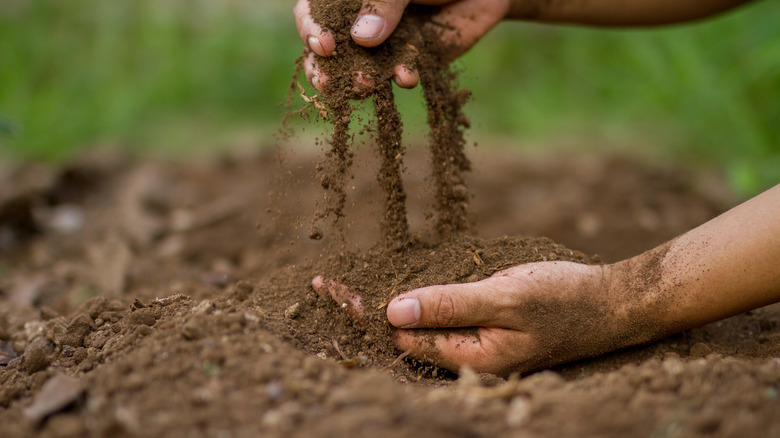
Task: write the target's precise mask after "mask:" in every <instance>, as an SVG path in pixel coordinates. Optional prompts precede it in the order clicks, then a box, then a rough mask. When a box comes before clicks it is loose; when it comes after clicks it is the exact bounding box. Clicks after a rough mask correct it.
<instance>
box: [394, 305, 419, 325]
mask: <svg viewBox="0 0 780 438" xmlns="http://www.w3.org/2000/svg"><path fill="white" fill-rule="evenodd" d="M387 319H388V320H389V321H390V324H393V325H394V326H396V327H401V328H404V327H409V326H412V325H415V324H417V322H418V321H420V302H419V301H417V298H400V299H395V300H393V301H392V302H391V303H390V304H389V305H388V306H387Z"/></svg>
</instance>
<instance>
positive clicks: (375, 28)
mask: <svg viewBox="0 0 780 438" xmlns="http://www.w3.org/2000/svg"><path fill="white" fill-rule="evenodd" d="M384 28H385V19H384V18H382V17H380V16H378V15H363V16H362V17H360V18H358V19H357V20H356V21H355V24H353V25H352V36H354V37H357V38H366V39H370V38H376V37H378V36H379V34H381V33H382V30H383V29H384Z"/></svg>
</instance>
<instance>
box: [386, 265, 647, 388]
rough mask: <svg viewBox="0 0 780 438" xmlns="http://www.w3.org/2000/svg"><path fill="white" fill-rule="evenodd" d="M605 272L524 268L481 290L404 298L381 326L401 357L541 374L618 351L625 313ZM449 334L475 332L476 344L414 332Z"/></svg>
mask: <svg viewBox="0 0 780 438" xmlns="http://www.w3.org/2000/svg"><path fill="white" fill-rule="evenodd" d="M610 269H611V268H610V266H589V265H582V264H578V263H571V262H540V263H529V264H525V265H520V266H516V267H513V268H509V269H506V270H504V271H501V272H498V273H496V274H494V275H493V276H492V277H490V278H487V279H485V280H482V281H479V282H474V283H464V284H451V285H443V286H429V287H424V288H420V289H416V290H413V291H410V292H407V293H405V294H402V295H400V296H398V297H396V298H395V299H394V300H393V301H392V302H390V304H389V305H388V307H387V318H388V320H389V321H390V323H391V324H392V325H394V326H396V327H399V328H400V330H399V331H398V334H397V338H396V344H397V345H398V347H399V348H400V349H401V350H411V356H413V357H417V358H420V359H423V360H425V361H427V362H433V363H435V364H436V365H438V366H441V367H444V368H447V369H450V370H453V371H457V370H458V369H459V367H460V366H462V365H468V366H469V367H471V368H472V369H474V370H476V371H478V372H491V373H495V374H500V375H506V374H508V373H510V372H512V371H521V372H523V371H531V370H536V369H541V368H544V367H549V366H552V365H556V364H560V363H564V362H568V361H571V360H574V359H578V358H582V357H585V356H592V355H595V354H599V353H603V352H605V351H608V350H611V349H614V348H617V347H618V345H615V344H614V342H613V340H614V339H616V338H617V337H618V334H619V332H620V330H621V328H620V325H621V324H620V319H621V318H618V317H616V316H615V315H619V314H621V313H620V312H621V310H624V309H623V308H622V306H621V303H620V302H619V301H620V300H615V299H614V298H615V297H614V294H613V292H612V291H611V290H610V283H611V281H610V278H611V273H610ZM616 301H617V302H616ZM628 313H632V312H628ZM448 327H476V328H477V331H478V337H475V336H473V334H467V333H463V332H458V331H454V332H449V331H447V330H441V331H440V334H435V335H434V336H431V335H430V332H427V333H424V334H423V335H420V334H418V333H415V332H416V330H414V329H419V328H448ZM621 346H622V345H621Z"/></svg>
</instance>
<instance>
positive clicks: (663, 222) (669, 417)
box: [0, 149, 780, 437]
mask: <svg viewBox="0 0 780 438" xmlns="http://www.w3.org/2000/svg"><path fill="white" fill-rule="evenodd" d="M367 153H370V151H367ZM409 154H410V156H411V157H412V158H415V157H419V156H420V155H422V154H423V152H421V151H419V150H416V149H412V150H410V151H409ZM358 158H359V160H357V161H358V162H359V161H361V160H360V158H361V157H358ZM366 158H367V157H366ZM315 161H316V157H313V156H307V155H305V154H301V155H299V156H288V157H287V158H286V161H285V163H286V170H285V171H284V172H277V171H276V170H275V169H276V168H277V162H276V160H275V159H274V158H273V157H272V156H271V155H268V154H260V155H251V154H250V155H226V156H224V157H221V158H220V159H215V160H211V161H210V162H209V163H208V164H193V163H190V164H182V163H169V162H160V161H136V160H131V159H127V158H124V157H121V156H116V155H112V154H106V155H95V156H92V157H91V158H90V159H89V160H86V161H81V162H76V163H74V164H72V165H69V166H66V167H63V168H53V169H52V168H42V167H37V166H21V167H10V168H8V167H7V168H3V169H0V242H2V246H1V247H0V364H2V365H0V424H2V435H3V437H27V436H74V437H75V436H79V437H81V436H144V437H146V436H214V435H224V436H239V437H241V436H258V435H263V436H290V435H294V436H295V435H297V436H333V435H334V434H345V435H351V436H355V435H368V434H371V435H377V436H409V435H418V434H426V435H429V436H435V437H437V436H453V435H455V436H496V435H499V434H504V435H506V434H510V433H511V434H514V435H518V436H525V435H527V436H571V435H576V436H606V437H618V436H620V437H622V436H635V435H652V434H656V435H659V436H665V435H670V434H674V435H678V436H706V435H712V434H715V435H719V436H736V435H748V436H774V435H777V434H778V433H780V421H778V418H780V400H778V387H780V359H778V355H779V354H780V308H778V307H777V306H770V307H767V308H763V309H760V310H757V311H753V312H749V313H747V314H743V315H739V316H736V317H734V318H730V319H728V320H725V321H721V322H719V323H715V324H710V325H708V326H705V327H702V328H700V329H696V330H691V331H688V332H685V333H682V334H679V335H675V336H672V337H670V338H668V339H665V340H663V341H661V342H657V343H654V344H651V345H648V346H644V347H638V348H632V349H627V350H623V351H620V352H616V353H613V354H609V355H605V356H601V357H599V358H595V359H590V360H586V361H581V362H578V363H575V364H569V365H566V366H562V367H558V368H556V369H555V370H548V371H544V372H540V373H535V374H532V375H530V376H527V377H523V378H516V379H513V380H509V381H504V380H501V379H498V378H495V377H494V376H489V375H469V374H468V373H466V374H465V375H462V376H459V377H458V379H457V380H455V376H452V375H449V374H443V373H438V375H437V376H434V375H433V370H432V369H424V368H420V367H419V366H417V364H415V363H413V362H411V361H409V360H408V359H404V360H401V361H395V359H396V357H397V355H398V352H395V351H392V350H391V348H390V346H389V345H386V341H385V337H384V335H383V334H382V333H381V332H378V331H377V332H372V331H371V330H365V329H362V328H360V327H356V326H355V325H354V324H353V322H352V320H351V319H350V318H349V317H348V315H346V312H345V311H343V310H340V309H338V308H337V307H336V305H335V304H334V303H333V302H332V301H331V300H326V299H323V298H319V297H318V296H317V295H316V294H315V293H314V292H313V291H312V289H311V287H310V285H309V283H310V280H311V278H312V276H313V275H315V274H325V275H332V276H334V277H337V278H338V279H339V280H340V281H343V282H345V283H348V284H355V285H358V286H357V287H358V288H362V289H358V290H360V291H361V292H363V293H364V294H366V296H371V298H370V300H372V301H370V303H371V304H370V305H368V306H367V307H369V308H371V307H373V308H376V307H379V305H381V302H382V301H383V300H386V299H387V298H388V297H390V296H392V295H393V294H395V293H400V292H403V291H404V290H406V289H407V288H413V287H417V286H420V285H423V284H429V283H432V282H433V283H441V282H455V281H464V280H465V281H470V280H476V279H479V278H482V277H484V276H487V275H490V274H491V273H492V272H494V271H495V270H497V269H501V268H503V267H505V266H507V264H512V263H516V262H519V261H523V260H544V258H547V259H552V258H564V257H568V258H571V257H573V258H575V259H578V260H580V261H583V262H586V261H593V260H592V259H590V258H584V256H582V255H581V254H579V253H576V252H573V251H572V252H569V250H567V249H565V248H564V247H562V246H560V245H557V244H553V243H552V242H551V241H549V240H547V239H529V238H513V237H504V238H479V237H469V238H468V239H464V238H461V239H459V240H458V239H455V240H450V241H447V242H445V243H443V244H441V245H440V246H436V245H433V244H431V243H429V242H435V241H436V237H435V236H432V235H430V234H426V233H427V231H426V230H429V229H430V227H429V226H428V225H427V222H426V207H425V205H429V201H430V199H431V198H432V197H433V196H435V194H433V193H430V192H427V191H426V189H425V187H426V186H425V184H422V183H421V182H422V181H424V180H425V178H426V174H427V169H425V167H427V166H425V165H424V164H419V162H421V161H424V160H414V159H412V160H410V161H409V162H410V164H409V169H408V172H407V175H406V176H405V178H406V180H407V181H409V182H410V184H409V193H408V201H409V202H408V204H407V207H408V212H409V219H410V220H409V226H410V233H411V235H417V236H418V237H417V238H416V239H413V240H412V244H411V245H410V246H409V248H408V249H407V251H408V256H403V257H401V256H399V255H398V254H399V253H398V252H393V251H384V252H383V251H380V250H377V251H378V252H371V248H372V246H373V245H374V243H375V242H376V241H377V240H378V239H380V237H381V236H382V232H381V229H380V227H379V220H378V219H379V218H381V217H382V215H383V206H382V203H383V201H382V199H383V194H382V193H381V191H380V189H379V187H377V185H376V184H375V182H374V181H373V180H374V177H375V172H374V171H373V169H374V167H373V166H365V167H358V168H356V169H355V170H356V171H355V179H354V182H352V183H351V184H350V185H354V190H352V191H351V192H349V195H350V197H354V199H355V200H356V201H355V202H354V205H353V203H347V205H346V207H345V208H346V210H345V214H346V218H349V219H351V220H353V221H354V223H355V224H360V226H354V225H353V224H352V223H350V222H348V221H345V222H346V223H345V234H346V235H347V239H346V240H347V241H348V242H350V245H351V246H350V247H349V248H345V249H343V252H337V253H330V252H328V251H324V253H323V250H325V249H327V248H330V247H331V245H330V243H331V242H329V241H328V240H329V239H332V238H335V237H333V236H328V235H326V236H325V237H324V238H323V240H322V241H312V240H310V239H309V238H308V231H309V230H308V225H307V222H308V218H310V217H311V215H312V214H313V211H311V208H310V206H313V205H314V200H316V199H317V198H319V197H320V196H321V188H320V187H319V186H318V183H317V180H316V175H314V174H313V172H310V171H309V170H310V169H313V168H314V163H315ZM474 165H475V166H476V167H477V169H478V171H479V172H480V174H481V175H485V178H480V179H479V180H477V181H474V182H473V184H472V190H473V192H474V193H475V194H476V197H475V199H474V203H473V206H474V210H475V214H476V215H477V216H478V217H479V218H480V221H479V223H480V227H478V228H477V230H475V231H476V232H477V233H478V234H479V235H483V236H501V235H503V234H510V235H515V234H527V235H539V234H547V235H550V236H552V237H554V238H556V240H560V241H562V242H563V243H564V244H568V245H573V244H572V243H570V242H575V243H577V242H579V243H581V245H579V246H578V247H579V248H584V249H585V250H586V251H587V252H590V253H599V254H600V255H601V256H602V258H603V259H604V260H615V259H617V258H620V257H623V256H624V254H623V252H625V251H628V250H631V251H634V252H636V251H641V250H644V249H648V248H650V247H652V246H654V245H656V244H658V243H660V242H663V241H665V240H667V239H669V238H671V237H673V236H674V235H676V234H679V233H680V232H682V231H685V230H687V229H689V228H691V227H693V226H696V225H698V224H699V223H701V222H703V221H705V220H707V219H708V218H710V217H712V216H714V215H716V214H718V213H719V212H720V211H722V210H723V208H725V207H726V206H727V205H729V203H730V202H731V201H730V200H729V198H728V197H727V196H722V195H719V194H718V193H721V192H720V191H719V190H717V187H718V185H717V184H715V185H713V184H712V183H711V182H709V183H706V181H705V180H696V179H692V178H691V177H690V175H691V174H690V173H689V172H687V171H684V170H681V169H678V168H674V167H669V166H665V167H649V166H647V165H639V164H636V163H634V162H632V161H629V160H626V159H605V158H594V157H590V158H584V157H578V156H576V155H571V154H567V155H558V156H552V157H528V156H518V155H512V154H511V153H510V152H508V151H491V150H490V149H485V150H483V151H482V155H481V157H480V159H479V160H476V161H475V164H474ZM606 170H609V172H607V171H606ZM288 171H289V172H288ZM273 173H278V174H279V175H280V176H279V177H278V178H277V181H279V182H278V183H273V182H270V181H268V179H267V178H265V177H262V178H258V175H269V174H273ZM285 175H288V176H289V177H290V178H292V179H293V180H294V181H299V182H298V183H296V184H289V183H287V180H286V179H285ZM702 181H705V183H704V184H702ZM519 183H522V184H519ZM510 187H515V188H516V189H514V190H510V189H509V188H510ZM713 188H715V190H713ZM285 198H288V199H289V198H292V199H296V200H297V201H298V202H296V203H292V204H291V203H283V204H280V203H278V202H276V200H279V199H285ZM583 218H586V219H583ZM626 236H633V237H634V238H633V239H631V240H630V241H629V240H628V239H627V238H626ZM533 248H544V250H542V251H534V250H533ZM432 251H435V252H436V256H435V257H441V258H440V260H441V261H442V263H446V264H447V265H448V267H450V269H449V270H448V272H443V271H441V270H440V269H438V268H436V266H435V265H436V263H434V262H433V261H432V260H434V255H432V254H431V252H432ZM331 257H341V258H343V259H346V261H347V262H348V263H350V264H351V266H352V267H353V269H352V270H351V271H349V272H347V271H343V272H324V271H323V269H327V267H328V266H333V265H332V263H330V260H329V259H330V258H331ZM376 266H381V267H382V269H376V268H372V267H376ZM396 272H397V275H396ZM366 285H376V291H373V292H372V291H371V290H369V289H372V290H373V288H369V287H368V286H366ZM376 315H381V310H380V309H377V313H376ZM384 327H385V328H386V325H385V326H384ZM394 362H395V363H394Z"/></svg>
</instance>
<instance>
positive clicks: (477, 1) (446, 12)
mask: <svg viewBox="0 0 780 438" xmlns="http://www.w3.org/2000/svg"><path fill="white" fill-rule="evenodd" d="M411 3H416V4H422V5H433V6H442V8H441V11H440V12H439V13H438V14H437V15H436V16H435V17H434V20H435V21H436V22H437V23H443V24H446V25H447V26H446V27H438V28H439V30H440V35H441V38H442V40H443V41H444V42H445V43H446V44H447V45H448V46H450V47H455V48H457V50H458V52H457V53H453V58H454V57H457V56H459V55H461V54H463V53H464V52H465V51H467V50H468V49H469V48H471V46H473V45H474V43H476V42H477V40H479V39H480V38H481V37H482V36H483V35H485V33H487V32H488V31H489V30H490V29H491V28H492V27H493V26H495V25H496V24H497V23H498V22H499V21H501V20H502V19H503V18H504V17H505V16H506V14H507V13H508V11H509V2H508V1H507V0H412V1H411ZM408 4H409V0H364V1H363V7H362V9H361V11H360V12H359V13H358V17H357V19H356V20H355V23H354V24H353V26H352V31H351V34H352V39H353V40H354V41H355V42H356V43H357V44H359V45H361V46H364V47H376V46H378V45H380V44H382V43H383V42H384V41H385V40H386V39H387V38H388V37H389V36H390V34H392V33H393V30H395V27H396V26H397V25H398V22H399V21H400V20H401V16H402V15H403V12H404V9H405V8H406V6H407V5H408ZM294 13H295V23H296V25H297V26H298V33H299V34H300V36H301V39H302V40H303V44H304V46H306V47H307V48H308V49H310V50H311V51H312V53H309V55H308V56H307V58H306V61H305V66H304V69H305V72H306V78H307V79H308V80H309V82H310V83H311V84H312V86H314V87H315V88H316V89H317V90H319V91H322V89H323V88H322V87H323V85H324V84H325V82H326V80H327V78H326V77H324V75H323V74H322V73H321V72H320V71H319V69H318V68H317V64H316V61H315V56H314V55H315V54H317V55H319V56H326V57H327V56H331V55H332V54H333V51H334V50H335V49H336V43H335V41H334V39H333V36H332V35H331V33H330V32H329V31H328V30H327V29H323V28H321V27H320V26H319V25H318V24H317V23H315V22H314V20H313V19H312V17H311V15H310V14H309V1H308V0H298V3H297V4H296V5H295V10H294ZM393 75H394V78H395V81H396V83H397V84H398V85H399V86H401V87H404V88H414V87H415V86H416V85H417V83H418V82H419V80H420V77H419V75H418V73H417V72H416V71H410V70H408V69H406V68H405V67H403V66H401V65H397V66H395V69H394V71H393Z"/></svg>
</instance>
